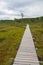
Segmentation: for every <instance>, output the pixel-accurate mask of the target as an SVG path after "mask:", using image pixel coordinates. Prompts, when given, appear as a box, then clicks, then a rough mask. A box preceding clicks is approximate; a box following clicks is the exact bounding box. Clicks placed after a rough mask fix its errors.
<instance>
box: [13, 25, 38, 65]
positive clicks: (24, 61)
mask: <svg viewBox="0 0 43 65" xmlns="http://www.w3.org/2000/svg"><path fill="white" fill-rule="evenodd" d="M13 65H39V61H38V58H37V54H36V50H35V46H34V42H33V39H32V35H31V32H30V28H29V25H27V27H26V30H25V32H24V35H23V38H22V41H21V45H20V47H19V50H18V53H17V55H16V58H15V60H14V63H13Z"/></svg>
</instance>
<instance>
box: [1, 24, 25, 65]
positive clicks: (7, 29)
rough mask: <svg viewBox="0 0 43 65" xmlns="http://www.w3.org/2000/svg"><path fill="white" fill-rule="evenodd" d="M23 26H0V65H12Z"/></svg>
mask: <svg viewBox="0 0 43 65" xmlns="http://www.w3.org/2000/svg"><path fill="white" fill-rule="evenodd" d="M24 30H25V26H23V25H21V26H19V25H13V26H12V25H7V24H0V65H12V63H13V60H14V58H15V56H16V54H17V50H18V48H19V45H20V42H21V39H22V36H23V33H24Z"/></svg>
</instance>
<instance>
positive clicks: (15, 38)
mask: <svg viewBox="0 0 43 65" xmlns="http://www.w3.org/2000/svg"><path fill="white" fill-rule="evenodd" d="M27 24H29V25H30V29H31V32H32V35H33V40H34V42H35V47H36V48H37V50H36V51H37V55H38V58H39V60H40V61H43V17H39V18H29V19H28V18H25V19H15V20H0V65H12V64H13V61H14V58H15V56H16V54H17V51H18V48H19V45H20V42H21V39H22V36H23V33H24V30H25V27H26V25H27ZM41 65H43V63H41Z"/></svg>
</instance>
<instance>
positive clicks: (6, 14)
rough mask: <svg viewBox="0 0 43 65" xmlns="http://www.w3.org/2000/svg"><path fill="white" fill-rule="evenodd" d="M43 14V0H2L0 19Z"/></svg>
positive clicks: (0, 2)
mask: <svg viewBox="0 0 43 65" xmlns="http://www.w3.org/2000/svg"><path fill="white" fill-rule="evenodd" d="M21 12H23V13H24V17H26V18H27V17H29V18H32V17H38V16H43V0H0V19H14V18H21Z"/></svg>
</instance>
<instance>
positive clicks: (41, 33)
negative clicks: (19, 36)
mask: <svg viewBox="0 0 43 65" xmlns="http://www.w3.org/2000/svg"><path fill="white" fill-rule="evenodd" d="M42 25H43V23H40V22H39V23H36V24H34V23H32V24H30V29H31V32H32V35H33V40H34V42H35V47H36V52H37V55H38V59H39V61H43V26H42ZM40 65H43V63H40Z"/></svg>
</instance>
